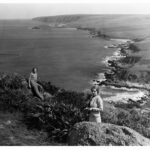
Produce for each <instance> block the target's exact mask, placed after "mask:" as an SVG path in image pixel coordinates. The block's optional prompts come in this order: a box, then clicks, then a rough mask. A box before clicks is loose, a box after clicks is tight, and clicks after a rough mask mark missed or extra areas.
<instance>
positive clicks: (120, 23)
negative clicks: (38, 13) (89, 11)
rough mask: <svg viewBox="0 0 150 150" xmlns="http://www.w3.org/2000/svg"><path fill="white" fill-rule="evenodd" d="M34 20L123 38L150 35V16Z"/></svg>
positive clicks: (99, 16)
mask: <svg viewBox="0 0 150 150" xmlns="http://www.w3.org/2000/svg"><path fill="white" fill-rule="evenodd" d="M33 20H37V21H41V22H47V23H63V24H66V25H67V26H70V27H82V28H83V27H84V28H86V27H88V28H96V29H98V30H101V31H102V32H103V33H105V34H108V35H110V36H114V37H121V38H137V37H138V36H140V37H143V38H145V37H147V36H149V33H150V29H149V25H150V15H119V14H118V15H62V16H47V17H37V18H33Z"/></svg>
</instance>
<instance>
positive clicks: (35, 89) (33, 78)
mask: <svg viewBox="0 0 150 150" xmlns="http://www.w3.org/2000/svg"><path fill="white" fill-rule="evenodd" d="M37 79H38V75H37V68H35V67H34V68H33V69H32V72H31V73H30V76H29V82H28V83H29V88H31V89H32V90H33V92H34V93H35V94H36V96H37V97H39V98H40V99H41V100H44V97H43V94H42V93H41V92H40V91H39V89H41V90H43V87H42V86H41V85H40V84H38V83H37Z"/></svg>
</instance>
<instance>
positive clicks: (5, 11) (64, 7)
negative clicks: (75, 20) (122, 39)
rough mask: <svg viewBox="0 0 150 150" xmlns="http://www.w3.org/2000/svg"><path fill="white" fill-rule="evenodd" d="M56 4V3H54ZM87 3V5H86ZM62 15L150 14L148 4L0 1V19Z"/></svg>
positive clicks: (149, 5)
mask: <svg viewBox="0 0 150 150" xmlns="http://www.w3.org/2000/svg"><path fill="white" fill-rule="evenodd" d="M56 2H57V1H56ZM88 2H89V3H88ZM64 14H150V3H147V2H146V3H141V2H140V3H138V0H137V2H132V3H130V2H126V3H120V2H119V1H117V2H109V3H108V2H107V0H106V1H102V2H101V3H98V1H86V2H85V1H82V2H81V0H80V2H79V1H77V0H76V2H73V3H71V1H67V2H66V1H65V2H60V1H59V2H57V3H55V2H54V1H53V2H52V3H48V2H45V1H43V2H42V1H39V3H35V2H34V1H31V2H30V3H27V0H26V1H22V2H21V3H20V2H19V1H18V2H17V3H16V2H15V3H11V2H10V1H9V2H8V3H4V2H1V1H0V19H24V18H25V19H28V18H34V17H38V16H54V15H64Z"/></svg>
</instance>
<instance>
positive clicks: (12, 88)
mask: <svg viewBox="0 0 150 150" xmlns="http://www.w3.org/2000/svg"><path fill="white" fill-rule="evenodd" d="M6 79H7V80H6ZM23 79H24V78H23V77H21V76H20V75H16V74H11V75H9V74H7V75H4V74H3V75H1V79H0V108H1V110H0V111H5V112H6V111H7V112H11V113H12V112H20V113H22V114H23V119H22V121H23V123H24V124H26V125H27V127H28V128H29V129H36V130H39V131H40V130H43V131H46V132H47V133H48V140H50V141H55V142H63V143H66V142H67V136H68V132H69V130H70V129H71V128H72V126H73V125H74V124H75V123H77V122H81V121H87V119H88V113H87V112H85V111H84V108H85V107H86V106H87V104H88V100H87V99H86V98H85V97H84V94H83V93H77V92H73V91H66V90H63V89H60V88H58V87H55V86H53V85H51V83H50V82H42V81H41V82H40V83H41V84H42V85H43V87H44V89H46V91H47V92H49V93H51V94H52V95H53V97H51V98H49V99H47V100H45V101H41V100H39V99H38V98H36V97H34V95H32V92H30V90H29V89H27V87H26V85H27V83H26V81H25V79H24V80H23ZM20 83H21V84H20ZM13 84H14V85H13ZM104 105H105V106H104V112H103V113H102V121H103V122H106V123H112V124H117V125H121V126H127V127H130V128H132V129H134V130H136V131H138V132H139V133H141V134H142V135H144V136H146V137H148V138H150V130H149V125H150V120H149V116H150V115H147V116H143V115H142V114H141V113H140V112H139V111H138V110H136V109H134V108H133V107H137V106H135V105H130V107H129V106H126V107H125V106H123V105H114V104H112V105H108V104H107V103H104ZM131 106H133V107H131Z"/></svg>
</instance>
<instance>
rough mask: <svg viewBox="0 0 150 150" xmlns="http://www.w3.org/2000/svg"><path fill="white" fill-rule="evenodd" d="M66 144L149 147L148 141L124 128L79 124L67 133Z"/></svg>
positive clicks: (149, 141) (88, 123) (149, 142)
mask: <svg viewBox="0 0 150 150" xmlns="http://www.w3.org/2000/svg"><path fill="white" fill-rule="evenodd" d="M68 144H69V145H93V146H94V145H95V146H96V145H99V146H109V145H113V146H117V145H118V146H119V145H120V146H121V145H122V146H123V145H124V146H139V145H141V146H144V145H150V139H147V138H145V137H143V136H142V135H140V134H139V133H137V132H136V131H134V130H132V129H130V128H128V127H124V126H118V125H113V124H107V123H101V124H100V123H94V122H81V123H77V124H75V125H74V127H73V128H72V129H71V131H70V132H69V135H68Z"/></svg>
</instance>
